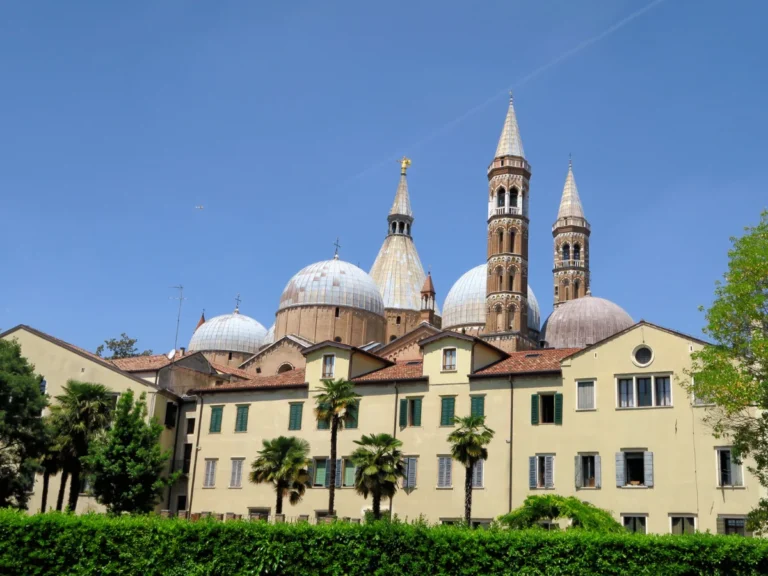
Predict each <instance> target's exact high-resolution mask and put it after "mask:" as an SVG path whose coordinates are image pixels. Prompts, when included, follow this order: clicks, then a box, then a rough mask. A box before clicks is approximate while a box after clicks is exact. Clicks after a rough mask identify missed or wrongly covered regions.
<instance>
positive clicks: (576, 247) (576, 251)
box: [573, 244, 581, 260]
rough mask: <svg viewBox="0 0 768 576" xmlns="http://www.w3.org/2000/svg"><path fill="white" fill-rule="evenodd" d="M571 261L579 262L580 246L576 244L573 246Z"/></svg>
mask: <svg viewBox="0 0 768 576" xmlns="http://www.w3.org/2000/svg"><path fill="white" fill-rule="evenodd" d="M573 259H574V260H581V246H579V245H578V244H574V245H573Z"/></svg>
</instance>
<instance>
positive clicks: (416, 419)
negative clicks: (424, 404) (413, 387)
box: [413, 398, 421, 426]
mask: <svg viewBox="0 0 768 576" xmlns="http://www.w3.org/2000/svg"><path fill="white" fill-rule="evenodd" d="M413 425H414V426H421V398H414V399H413Z"/></svg>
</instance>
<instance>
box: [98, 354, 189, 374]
mask: <svg viewBox="0 0 768 576" xmlns="http://www.w3.org/2000/svg"><path fill="white" fill-rule="evenodd" d="M179 358H180V356H179V354H178V353H177V355H176V359H177V360H178V359H179ZM109 362H112V364H114V365H115V366H117V367H118V368H120V370H125V371H126V372H149V371H152V370H160V368H165V367H166V366H168V364H170V363H171V361H170V360H168V357H167V356H166V355H165V354H153V355H152V356H131V357H130V358H115V359H114V360H109Z"/></svg>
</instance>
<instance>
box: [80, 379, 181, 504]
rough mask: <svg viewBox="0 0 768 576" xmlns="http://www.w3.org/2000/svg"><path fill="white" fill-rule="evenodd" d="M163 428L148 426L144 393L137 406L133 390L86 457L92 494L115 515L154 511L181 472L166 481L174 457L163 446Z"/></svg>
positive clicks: (123, 397)
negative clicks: (170, 461)
mask: <svg viewBox="0 0 768 576" xmlns="http://www.w3.org/2000/svg"><path fill="white" fill-rule="evenodd" d="M162 433H163V425H162V424H160V423H159V422H158V421H157V419H156V418H152V420H150V421H147V401H146V394H145V393H142V394H141V396H139V399H138V400H136V401H134V395H133V391H132V390H128V391H127V392H125V393H124V394H122V395H121V396H120V399H119V400H118V402H117V408H116V410H115V415H114V420H113V422H112V426H111V427H110V429H109V430H108V431H107V432H106V434H104V435H102V436H100V437H99V438H97V440H96V441H95V442H94V443H93V446H92V447H91V449H90V450H89V452H90V453H89V455H88V456H86V457H85V458H83V462H84V464H85V465H86V467H87V469H88V472H89V478H90V479H91V483H92V489H93V493H94V495H95V496H96V499H97V500H98V501H99V502H100V503H102V504H104V506H106V507H107V510H109V511H110V512H111V513H113V514H119V513H121V512H131V513H147V512H151V511H152V510H153V509H154V507H155V504H157V501H158V499H159V498H160V497H161V496H162V493H163V490H164V489H165V488H167V487H168V486H170V485H171V484H173V483H174V482H175V481H176V480H177V479H178V477H179V474H180V473H179V472H175V473H173V474H171V475H170V476H167V477H163V472H164V471H165V467H166V465H167V464H168V458H170V456H171V452H170V450H167V451H163V450H162V448H161V447H160V435H161V434H162Z"/></svg>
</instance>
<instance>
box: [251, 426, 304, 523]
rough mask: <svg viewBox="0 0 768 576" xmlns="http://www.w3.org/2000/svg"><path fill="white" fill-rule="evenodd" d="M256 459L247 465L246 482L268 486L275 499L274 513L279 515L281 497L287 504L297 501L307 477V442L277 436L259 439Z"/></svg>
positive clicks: (299, 499)
mask: <svg viewBox="0 0 768 576" xmlns="http://www.w3.org/2000/svg"><path fill="white" fill-rule="evenodd" d="M261 443H262V446H264V447H263V448H262V449H261V450H259V455H258V457H257V458H256V459H255V460H254V461H253V462H252V463H251V475H250V480H251V482H253V483H254V484H262V483H269V484H272V486H274V488H275V495H276V497H277V500H276V504H275V514H282V513H283V497H285V496H288V501H289V502H290V503H291V505H296V504H298V503H299V502H301V499H302V498H303V497H304V493H305V492H306V490H307V486H308V485H309V483H310V481H311V478H310V477H309V462H310V461H309V442H307V441H306V440H302V439H301V438H296V437H295V436H290V437H286V436H278V437H277V438H274V439H271V440H262V441H261Z"/></svg>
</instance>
